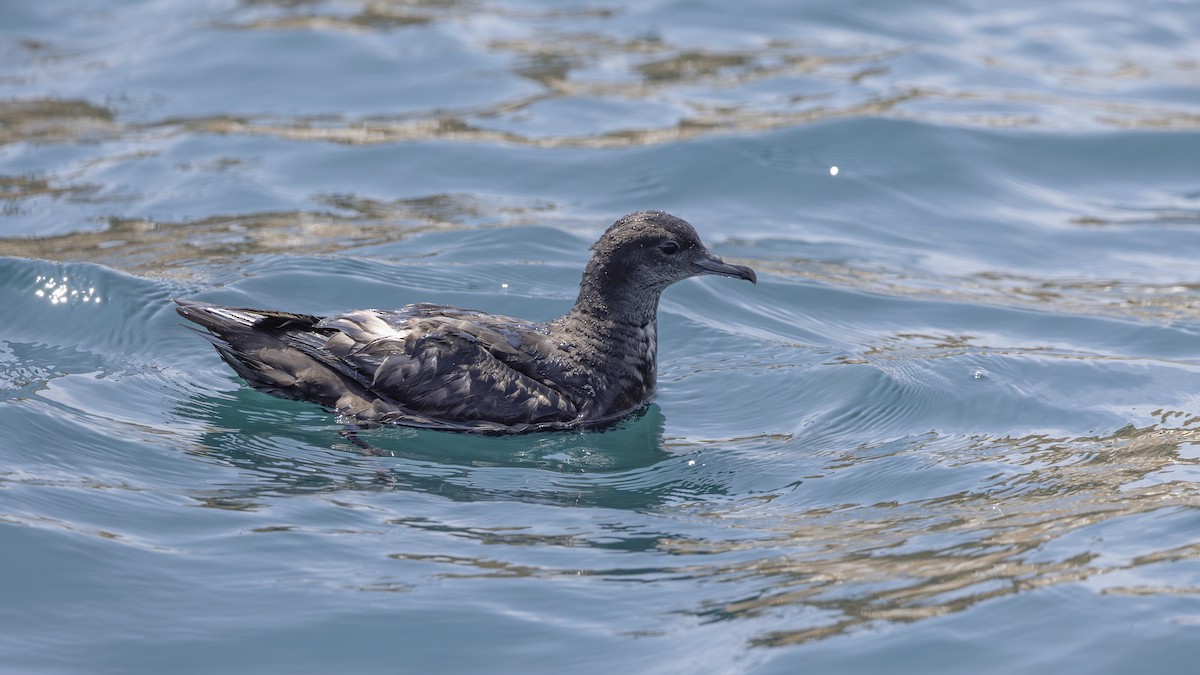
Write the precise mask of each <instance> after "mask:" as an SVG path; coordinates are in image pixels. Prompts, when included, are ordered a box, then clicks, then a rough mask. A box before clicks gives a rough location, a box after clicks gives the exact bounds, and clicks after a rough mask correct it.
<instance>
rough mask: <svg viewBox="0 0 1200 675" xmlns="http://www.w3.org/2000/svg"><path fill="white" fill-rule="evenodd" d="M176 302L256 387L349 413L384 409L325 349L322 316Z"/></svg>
mask: <svg viewBox="0 0 1200 675" xmlns="http://www.w3.org/2000/svg"><path fill="white" fill-rule="evenodd" d="M175 303H176V304H177V305H178V307H176V310H175V311H177V312H179V315H180V316H182V317H183V318H185V319H187V320H189V321H192V322H194V323H196V324H198V325H200V326H202V327H203V328H205V329H207V331H208V333H207V334H205V333H203V332H201V334H202V335H204V337H205V338H207V339H208V341H209V342H211V343H212V345H213V347H215V348H216V350H217V353H218V354H219V355H220V356H221V359H222V360H224V361H225V363H227V364H229V366H230V367H231V368H233V370H234V371H235V372H236V373H237V374H238V375H240V376H241V377H242V378H243V379H245V380H246V382H247V383H249V384H250V386H252V387H254V388H255V389H258V390H260V391H263V392H266V393H268V394H273V395H275V396H279V397H281V398H288V399H294V400H307V401H316V402H317V403H320V404H322V405H324V406H326V407H328V408H331V409H334V410H337V411H338V412H342V413H346V414H353V415H361V414H366V413H368V411H374V412H372V413H371V414H375V413H377V412H378V410H377V408H378V407H379V406H380V405H382V403H381V402H380V401H379V400H378V397H376V396H374V395H372V394H371V393H370V392H368V391H367V389H366V387H364V386H363V384H362V383H361V382H359V381H358V380H357V379H356V377H355V375H356V374H357V373H355V372H354V371H353V370H352V369H350V368H349V367H348V366H347V365H346V364H345V363H342V362H341V361H340V360H338V359H336V358H335V357H332V355H330V354H328V352H327V351H326V350H325V349H324V348H323V344H324V342H325V341H326V340H327V339H328V337H329V334H331V333H332V331H329V330H328V329H318V328H316V323H317V322H318V321H320V317H316V316H311V315H308V314H291V313H287V312H276V311H269V310H260V309H247V308H239V307H221V306H218V305H212V304H209V303H206V302H198V301H194V300H179V299H175ZM197 332H200V331H197Z"/></svg>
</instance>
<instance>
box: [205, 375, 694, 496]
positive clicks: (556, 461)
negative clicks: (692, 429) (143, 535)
mask: <svg viewBox="0 0 1200 675" xmlns="http://www.w3.org/2000/svg"><path fill="white" fill-rule="evenodd" d="M188 412H189V415H190V416H201V417H203V418H204V419H205V421H206V422H207V423H208V424H209V425H210V428H211V429H212V430H211V431H209V432H207V433H205V434H203V435H202V437H201V438H200V442H199V443H198V444H197V446H196V447H195V449H194V451H193V452H195V453H196V454H198V455H203V456H205V457H207V458H210V459H215V460H217V461H219V462H220V463H222V464H225V465H228V466H233V467H236V468H237V469H239V470H241V471H243V472H244V475H243V476H242V477H240V478H239V479H238V480H237V481H236V484H235V485H228V484H227V485H226V486H225V487H222V488H221V489H220V490H218V491H217V492H214V491H212V490H208V491H206V492H205V497H204V499H203V500H202V501H203V502H204V503H205V504H206V505H209V506H217V507H221V508H254V507H253V504H254V503H261V502H262V501H263V500H264V499H266V498H270V497H271V496H280V495H292V494H312V493H336V492H340V491H346V490H350V491H383V490H400V491H413V492H420V493H425V494H434V495H438V496H441V497H445V498H449V499H453V500H457V501H475V500H481V499H503V500H516V501H530V502H539V503H547V502H548V503H570V504H573V505H592V506H608V507H613V508H648V507H651V506H653V505H655V504H658V503H661V500H662V499H665V498H666V496H667V495H668V494H669V493H671V492H672V490H673V488H672V487H671V484H670V483H671V482H672V481H670V480H668V481H667V483H668V484H664V485H659V486H655V485H653V483H655V482H656V481H659V480H662V479H664V478H666V476H665V475H659V476H658V477H657V478H654V479H653V480H650V479H649V478H648V477H647V476H646V474H647V473H648V472H650V471H651V470H653V469H654V468H655V467H658V466H659V465H660V464H663V463H666V464H668V465H673V464H679V465H680V466H681V467H685V466H686V465H687V459H686V457H684V456H682V455H675V454H672V453H670V452H668V451H667V449H666V444H665V442H664V427H665V418H664V417H663V414H662V412H661V410H660V409H659V408H658V406H657V405H650V406H649V407H647V408H646V409H645V410H644V411H642V412H641V413H640V414H638V415H634V416H631V417H629V418H626V419H625V420H622V421H621V422H618V423H617V424H614V425H612V426H611V427H608V428H606V429H603V430H592V431H572V432H547V433H532V434H523V435H513V436H480V435H471V434H461V433H450V432H444V431H429V430H424V429H413V428H407V427H397V426H381V427H374V428H365V429H364V428H347V427H344V426H339V425H337V424H336V423H335V422H334V420H333V418H332V417H331V416H330V415H329V414H328V413H326V412H325V411H323V410H321V409H319V408H316V407H314V406H312V405H311V404H305V403H295V402H291V401H281V400H278V399H274V398H270V397H266V396H263V395H262V394H260V393H257V392H254V391H252V390H248V389H241V390H237V391H235V392H233V393H232V396H231V397H229V398H212V397H209V398H205V399H202V400H193V401H192V402H191V406H190V410H189V411H188ZM671 473H672V472H667V474H668V475H669V474H671ZM648 483H649V484H648ZM659 488H661V489H659Z"/></svg>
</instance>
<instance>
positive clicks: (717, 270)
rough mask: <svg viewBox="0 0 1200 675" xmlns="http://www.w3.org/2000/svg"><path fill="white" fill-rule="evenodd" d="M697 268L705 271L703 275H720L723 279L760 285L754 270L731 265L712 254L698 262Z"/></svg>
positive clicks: (706, 255)
mask: <svg viewBox="0 0 1200 675" xmlns="http://www.w3.org/2000/svg"><path fill="white" fill-rule="evenodd" d="M696 266H697V267H699V268H700V269H702V270H704V271H703V272H701V274H719V275H721V276H723V277H733V278H735V279H745V280H746V281H749V282H750V283H752V284H756V285H757V284H758V275H756V274H755V273H754V270H752V269H750V268H749V267H746V266H744V265H730V264H729V263H727V262H725V261H724V260H721V259H720V258H718V257H717V256H715V255H713V254H711V253H708V254H705V256H704V257H703V258H701V259H699V260H697V261H696Z"/></svg>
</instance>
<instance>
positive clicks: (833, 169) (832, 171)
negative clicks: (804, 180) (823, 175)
mask: <svg viewBox="0 0 1200 675" xmlns="http://www.w3.org/2000/svg"><path fill="white" fill-rule="evenodd" d="M837 174H838V168H837V167H836V166H831V167H829V175H830V176H836V175H837Z"/></svg>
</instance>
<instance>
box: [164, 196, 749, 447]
mask: <svg viewBox="0 0 1200 675" xmlns="http://www.w3.org/2000/svg"><path fill="white" fill-rule="evenodd" d="M592 251H593V253H592V258H591V261H590V262H588V264H587V268H586V269H585V270H584V272H583V280H582V281H581V282H580V284H579V297H578V299H577V300H576V301H575V306H574V307H573V308H572V309H571V311H569V312H567V313H566V314H565V315H564V316H562V317H559V318H557V319H554V320H552V321H547V322H544V323H538V322H533V321H524V320H521V319H514V318H511V317H507V316H497V315H494V314H486V313H484V312H478V311H474V310H469V309H459V308H457V307H448V306H445V305H434V304H428V303H422V304H416V305H408V306H407V307H403V308H401V309H396V310H374V309H360V310H354V311H349V312H346V313H344V314H335V315H333V316H328V317H316V316H309V315H307V314H291V313H286V312H276V311H271V310H261V309H241V308H234V307H220V306H217V305H211V304H208V303H203V302H196V301H190V300H176V301H175V302H176V303H178V305H179V306H178V307H177V308H176V310H177V311H178V312H179V313H180V314H181V315H182V316H183V317H184V318H186V319H188V320H190V321H194V322H196V323H197V324H200V325H201V326H203V327H204V328H206V329H208V331H209V333H210V334H206V335H205V337H207V338H208V339H209V340H210V341H211V342H212V343H213V345H214V346H215V347H216V348H217V352H218V353H219V354H220V355H221V358H222V359H224V360H225V362H226V363H228V364H229V365H230V366H232V367H233V369H234V370H235V371H237V373H238V374H239V375H241V376H242V377H243V378H245V379H246V381H247V382H248V383H249V384H250V385H251V386H252V387H254V388H255V389H259V390H261V391H264V392H267V393H269V394H274V395H276V396H281V397H283V398H289V399H298V400H304V401H313V402H316V403H319V404H321V405H322V406H325V407H326V408H329V409H331V410H333V411H334V412H336V413H338V414H341V415H345V416H347V417H350V418H354V419H356V420H359V421H362V422H382V423H394V424H403V425H410V426H419V427H426V428H434V429H448V430H456V431H475V432H493V433H516V432H525V431H536V430H543V429H569V428H576V427H584V426H594V425H602V424H604V423H606V422H610V421H613V420H616V419H619V418H621V417H623V416H625V415H628V414H630V413H633V412H636V411H638V410H640V409H642V408H644V407H645V406H646V405H647V404H648V403H649V402H650V400H651V398H652V397H653V396H654V391H655V380H656V369H657V356H658V318H657V314H658V299H659V296H660V295H661V294H662V292H663V291H664V290H665V289H666V288H667V286H670V285H671V284H673V283H675V282H676V281H680V280H683V279H686V278H688V277H693V276H697V275H701V274H717V275H721V276H727V277H735V278H738V279H745V280H747V281H750V282H757V279H756V277H755V274H754V270H752V269H750V268H749V267H744V266H742V265H731V264H728V263H726V262H724V261H722V260H721V259H720V258H718V257H717V256H715V255H713V254H712V253H711V252H710V251H709V250H708V249H707V248H705V246H704V244H703V243H702V242H701V241H700V237H699V236H698V235H697V234H696V231H695V230H694V229H693V228H692V226H691V225H689V224H688V223H687V222H686V221H684V220H681V219H679V218H676V217H674V216H672V215H669V214H667V213H663V212H662V211H638V212H637V213H631V214H629V215H627V216H625V217H624V218H621V219H620V220H618V221H617V222H616V223H614V224H613V225H612V226H611V227H609V228H608V230H607V231H605V233H604V234H603V235H602V236H601V237H600V239H599V241H597V242H596V243H595V244H594V245H593V246H592Z"/></svg>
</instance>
